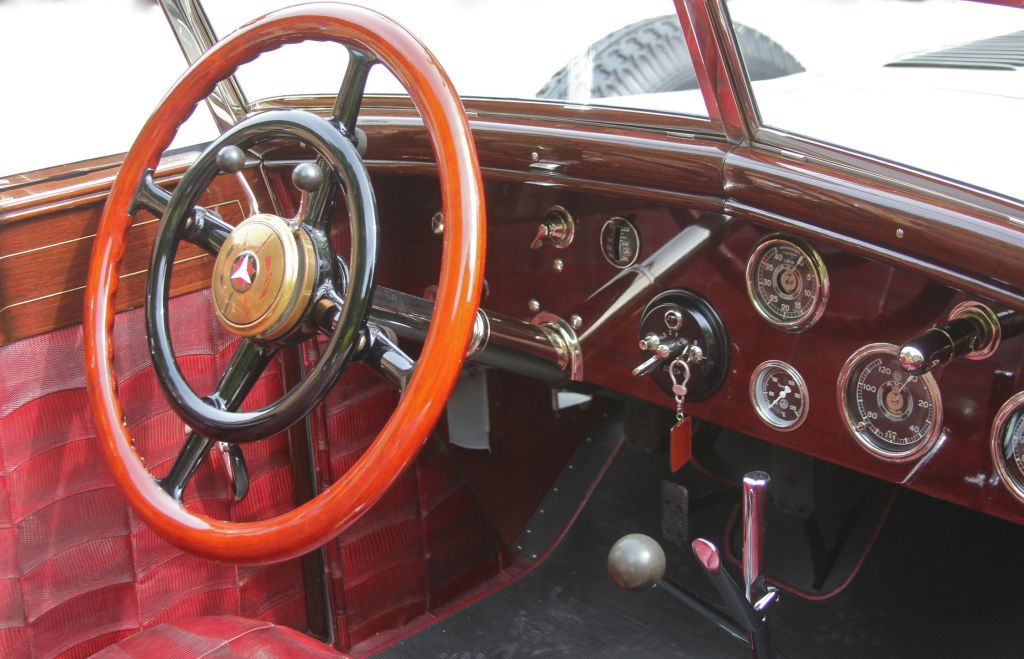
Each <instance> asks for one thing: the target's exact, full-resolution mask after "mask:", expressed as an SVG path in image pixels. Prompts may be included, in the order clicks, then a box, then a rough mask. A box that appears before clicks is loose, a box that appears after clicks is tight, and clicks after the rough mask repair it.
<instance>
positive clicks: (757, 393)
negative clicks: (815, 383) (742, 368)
mask: <svg viewBox="0 0 1024 659" xmlns="http://www.w3.org/2000/svg"><path fill="white" fill-rule="evenodd" d="M750 400H751V402H752V403H753V404H754V411H755V412H757V415H758V416H759V417H761V419H762V420H763V421H764V422H765V423H767V424H768V425H769V426H771V427H772V428H775V429H776V430H782V431H789V430H794V429H795V428H797V427H798V426H799V425H800V424H801V423H803V422H804V419H806V418H807V405H808V403H809V402H810V401H809V400H808V396H807V385H805V384H804V379H803V377H802V376H801V375H800V373H799V372H798V371H797V370H796V369H795V368H793V367H792V366H790V365H789V364H787V363H786V362H780V361H778V360H775V359H771V360H768V361H766V362H764V363H762V364H760V365H758V367H757V368H755V369H754V374H753V375H752V376H751V377H750Z"/></svg>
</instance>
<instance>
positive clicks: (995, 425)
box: [990, 391, 1024, 501]
mask: <svg viewBox="0 0 1024 659" xmlns="http://www.w3.org/2000/svg"><path fill="white" fill-rule="evenodd" d="M990 441H991V442H992V462H994V463H995V465H996V470H997V471H998V472H999V478H1000V480H1002V481H1003V485H1005V486H1006V489H1008V490H1010V492H1011V493H1012V494H1013V496H1015V497H1017V498H1018V499H1020V500H1021V501H1024V391H1022V392H1020V393H1018V394H1016V395H1014V396H1012V397H1011V398H1010V400H1008V401H1006V402H1005V403H1003V406H1002V407H1001V408H999V413H998V414H996V419H995V421H993V422H992V436H991V438H990Z"/></svg>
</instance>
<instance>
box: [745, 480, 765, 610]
mask: <svg viewBox="0 0 1024 659" xmlns="http://www.w3.org/2000/svg"><path fill="white" fill-rule="evenodd" d="M770 480H771V478H770V477H769V476H768V474H766V473H765V472H763V471H752V472H750V473H748V474H747V475H746V476H744V477H743V583H744V586H745V588H744V591H743V594H744V595H745V596H746V598H747V601H748V602H750V603H751V604H754V603H755V602H757V601H758V600H759V599H761V597H763V596H764V595H765V593H766V592H767V590H766V588H765V577H764V523H765V519H764V509H765V501H766V500H767V496H768V482H769V481H770Z"/></svg>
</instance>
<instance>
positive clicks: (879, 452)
mask: <svg viewBox="0 0 1024 659" xmlns="http://www.w3.org/2000/svg"><path fill="white" fill-rule="evenodd" d="M898 355H899V348H898V347H897V346H894V345H892V344H890V343H873V344H871V345H867V346H864V347H863V348H861V349H860V350H857V351H856V352H854V353H853V354H852V355H851V356H850V358H849V359H848V360H847V361H846V365H845V366H843V370H842V372H841V374H840V376H839V387H838V390H839V407H840V409H841V410H842V413H843V420H844V421H845V422H846V426H847V429H848V430H849V431H850V434H851V435H853V438H854V439H856V440H857V442H858V443H859V444H860V445H861V446H862V447H863V448H864V449H866V450H867V451H868V452H870V453H872V454H874V455H875V456H877V457H879V458H881V459H883V460H886V461H888V462H907V461H909V460H913V459H915V458H918V457H920V456H921V455H922V454H923V453H925V452H926V451H927V450H928V449H929V448H931V447H932V445H933V444H934V443H935V440H937V439H938V437H939V434H940V432H941V430H942V399H941V397H940V394H939V386H938V384H936V382H935V377H934V376H933V375H932V374H931V373H928V374H926V375H924V376H921V377H917V376H912V375H908V374H907V373H906V372H905V371H904V370H903V369H902V368H900V366H899V357H898Z"/></svg>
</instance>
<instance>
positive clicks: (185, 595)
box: [0, 293, 306, 658]
mask: <svg viewBox="0 0 1024 659" xmlns="http://www.w3.org/2000/svg"><path fill="white" fill-rule="evenodd" d="M170 317H171V319H172V323H173V325H174V327H173V328H172V332H173V338H174V346H175V349H176V352H177V354H178V356H179V359H180V360H181V361H182V363H183V365H184V368H185V370H186V373H187V375H188V377H189V378H190V379H191V381H192V383H193V385H194V386H195V387H196V389H197V390H198V391H204V388H205V390H209V389H210V388H212V386H213V385H214V384H215V382H216V379H217V378H218V376H219V374H220V373H221V372H223V369H224V366H225V365H226V363H227V360H228V358H229V357H230V356H231V354H232V350H233V344H234V339H233V337H231V336H230V335H228V334H227V332H226V331H224V330H223V329H221V328H220V325H219V324H218V323H217V321H216V319H215V318H214V316H213V313H212V311H211V309H210V303H209V297H208V295H207V294H206V293H197V294H194V295H189V296H186V297H183V298H178V299H176V300H174V301H172V303H171V310H170ZM115 333H116V343H115V345H116V346H117V348H118V354H117V374H118V378H119V387H120V389H121V391H122V392H123V396H124V398H123V400H124V401H125V402H126V405H127V409H126V413H127V419H128V424H129V426H130V427H131V428H132V431H133V432H134V433H135V437H136V439H137V445H138V446H139V447H140V450H141V451H142V453H143V455H144V456H145V458H146V461H147V464H149V466H150V468H151V469H152V470H153V472H154V473H156V474H163V473H165V472H166V471H167V469H169V468H170V464H171V462H172V461H173V459H174V457H175V455H176V454H177V452H178V450H179V448H180V447H181V444H182V439H183V434H182V433H183V426H182V422H181V421H180V420H179V419H178V418H177V416H176V415H175V414H174V412H172V411H171V410H170V408H169V407H168V404H167V402H166V400H165V399H164V395H163V392H162V391H160V389H159V386H158V385H157V382H156V379H155V377H154V376H153V374H152V368H151V366H150V361H149V353H148V350H147V349H146V333H145V328H144V324H143V316H142V310H141V309H137V310H135V311H130V312H128V313H124V314H120V315H118V317H117V323H116V329H115ZM81 345H82V332H81V328H80V327H73V328H68V329H66V330H61V331H58V332H53V333H51V334H46V335H43V336H38V337H34V338H31V339H25V340H23V341H18V342H16V343H12V344H9V345H6V346H3V347H2V348H0V657H5V658H7V657H52V656H58V655H63V656H72V657H81V656H87V655H89V654H91V653H93V652H96V651H97V650H99V649H101V648H103V647H105V646H107V645H109V644H111V643H114V642H116V641H119V640H121V639H123V638H125V637H127V636H130V635H131V634H134V633H135V632H137V631H139V630H140V629H142V628H144V627H149V626H152V625H157V624H159V623H161V622H165V621H171V620H179V619H182V618H190V617H194V616H202V615H211V614H234V615H242V616H246V617H250V618H259V619H263V620H268V621H272V622H275V623H278V624H286V625H292V626H294V627H297V628H305V626H306V606H305V595H304V593H303V585H302V573H301V570H300V566H299V563H298V561H291V562H288V563H282V564H279V565H272V566H267V567H258V568H239V567H235V566H233V565H225V564H222V563H215V562H212V561H207V560H204V559H201V558H197V557H194V556H191V555H188V554H185V553H183V552H181V551H180V550H178V549H177V548H175V547H173V546H171V545H170V544H168V543H166V542H164V541H163V540H162V539H160V538H159V537H158V536H156V534H154V533H153V532H152V531H151V530H150V529H149V528H147V527H146V526H145V524H143V523H142V522H141V521H140V520H139V519H138V517H136V516H135V514H134V513H133V512H132V511H131V510H130V509H129V508H128V507H127V505H126V504H125V502H124V499H123V498H122V496H121V493H120V492H119V491H118V490H117V489H116V488H115V487H114V485H113V483H112V482H111V480H110V477H109V475H108V473H107V469H106V466H105V465H104V464H103V461H102V460H100V459H99V456H98V455H97V454H96V450H95V447H94V444H93V442H94V428H93V424H92V417H91V416H90V413H89V406H88V404H87V401H86V393H85V388H84V387H85V375H84V371H85V367H84V363H83V359H82V349H81ZM279 392H280V381H279V378H278V377H277V376H276V375H275V373H274V372H273V371H271V372H268V373H267V374H266V375H265V376H264V377H263V378H261V380H260V381H259V383H258V384H257V386H256V388H255V390H254V391H253V394H252V395H251V396H250V398H249V400H248V401H247V404H260V405H262V404H265V402H269V400H271V397H272V396H277V395H279ZM242 451H243V452H244V454H245V456H246V459H247V461H248V464H249V469H250V473H251V488H250V492H249V496H248V497H247V498H246V499H245V500H244V501H242V502H241V503H238V504H235V503H234V502H232V501H231V497H230V495H229V488H228V481H227V478H226V476H225V474H224V473H223V472H222V471H221V468H220V465H219V464H218V461H207V462H206V463H205V464H204V465H203V466H202V467H201V468H200V470H199V471H198V472H197V474H196V477H195V478H194V479H193V482H192V484H191V485H190V486H189V488H188V490H187V491H186V502H187V503H188V505H189V506H190V507H192V508H193V509H194V510H200V511H203V512H205V513H206V514H208V515H211V516H214V517H220V518H223V519H249V518H252V517H255V516H266V515H270V514H273V513H275V512H276V511H278V510H287V509H289V508H290V507H291V506H292V505H293V501H292V486H291V467H290V463H289V459H288V450H287V445H286V443H285V442H284V439H283V438H274V439H271V440H268V441H265V442H257V443H254V444H251V445H246V446H244V447H243V448H242Z"/></svg>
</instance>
